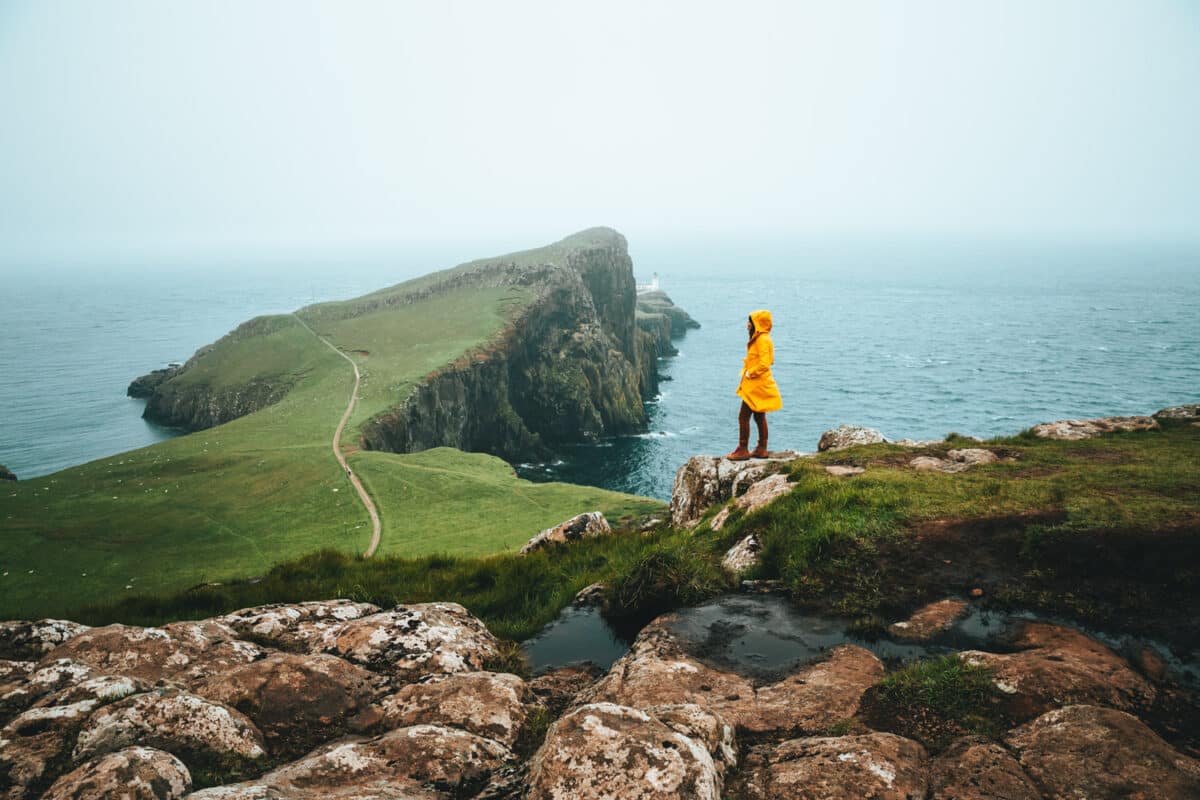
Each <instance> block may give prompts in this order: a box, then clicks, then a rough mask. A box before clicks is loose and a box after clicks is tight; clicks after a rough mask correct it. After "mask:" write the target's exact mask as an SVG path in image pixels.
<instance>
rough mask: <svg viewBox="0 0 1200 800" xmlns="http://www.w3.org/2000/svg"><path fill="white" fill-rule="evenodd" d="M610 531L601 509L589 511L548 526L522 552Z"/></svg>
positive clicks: (527, 543)
mask: <svg viewBox="0 0 1200 800" xmlns="http://www.w3.org/2000/svg"><path fill="white" fill-rule="evenodd" d="M610 533H612V528H611V527H610V526H609V524H608V520H606V519H605V518H604V515H603V514H601V513H600V512H599V511H588V512H587V513H585V514H579V515H578V516H574V517H571V518H570V519H569V520H566V521H565V522H560V523H558V524H557V525H555V526H554V527H553V528H546V530H544V531H542V532H541V533H539V534H538V535H537V536H534V537H533V538H532V539H530V540H529V541H528V542H526V543H525V546H524V547H522V548H521V551H520V554H521V555H526V554H528V553H532V552H533V551H535V550H540V549H542V548H543V547H547V546H549V545H551V544H567V543H569V542H577V541H579V540H580V539H589V538H592V537H595V536H605V535H607V534H610Z"/></svg>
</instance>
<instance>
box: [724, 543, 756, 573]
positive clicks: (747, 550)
mask: <svg viewBox="0 0 1200 800" xmlns="http://www.w3.org/2000/svg"><path fill="white" fill-rule="evenodd" d="M761 550H762V542H760V541H759V540H758V537H757V536H756V535H754V534H753V533H752V534H750V535H749V536H747V537H745V538H744V539H742V540H741V541H739V542H738V543H737V544H735V545H734V546H733V547H731V548H729V550H727V551H726V553H725V555H724V557H722V558H721V567H722V569H724V570H725V571H726V572H728V573H729V574H730V575H732V576H734V577H737V576H738V575H741V574H742V573H743V572H745V571H746V570H748V569H750V568H751V567H754V566H756V565H757V564H758V561H759V557H758V554H759V552H760V551H761Z"/></svg>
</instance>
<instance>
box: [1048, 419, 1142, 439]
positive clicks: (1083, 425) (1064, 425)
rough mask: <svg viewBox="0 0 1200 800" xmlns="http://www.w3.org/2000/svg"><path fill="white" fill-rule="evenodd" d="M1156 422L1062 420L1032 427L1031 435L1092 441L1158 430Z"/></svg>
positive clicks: (1133, 420) (1138, 420) (1134, 420)
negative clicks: (1109, 435)
mask: <svg viewBox="0 0 1200 800" xmlns="http://www.w3.org/2000/svg"><path fill="white" fill-rule="evenodd" d="M1158 427H1159V426H1158V422H1157V421H1156V420H1155V419H1153V418H1152V417H1102V418H1100V419H1063V420H1059V421H1057V422H1043V423H1042V424H1040V425H1034V426H1033V428H1032V429H1031V430H1032V431H1033V433H1034V434H1035V435H1037V436H1040V437H1042V438H1043V439H1065V440H1070V441H1075V440H1078V439H1094V438H1095V437H1097V436H1102V435H1104V434H1106V433H1114V432H1119V431H1151V430H1158Z"/></svg>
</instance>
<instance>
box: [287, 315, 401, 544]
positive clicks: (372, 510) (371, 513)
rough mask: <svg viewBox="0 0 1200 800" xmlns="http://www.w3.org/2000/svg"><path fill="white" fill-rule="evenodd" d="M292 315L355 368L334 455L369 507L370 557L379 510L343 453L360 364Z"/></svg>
mask: <svg viewBox="0 0 1200 800" xmlns="http://www.w3.org/2000/svg"><path fill="white" fill-rule="evenodd" d="M292 316H293V317H296V321H297V322H299V323H300V324H301V325H303V326H304V327H305V329H306V330H307V331H308V332H309V333H311V334H312V335H313V336H316V337H317V339H319V340H320V341H322V342H324V344H325V346H326V347H328V348H329V349H330V350H332V351H333V352H335V353H337V354H338V355H339V356H341V357H342V358H344V359H346V360H347V361H349V362H350V366H351V367H353V368H354V390H353V391H351V392H350V403H349V404H348V405H347V406H346V412H345V413H344V414H342V419H341V421H340V422H339V423H338V425H337V429H336V430H334V432H333V457H334V458H336V459H337V461H338V463H339V464H341V465H342V469H343V470H345V472H346V476H347V477H348V478H349V479H350V483H351V484H352V485H353V486H354V489H355V491H357V492H358V498H359V499H360V500H362V503H363V506H365V507H366V509H367V514H368V515H369V516H370V517H371V543H370V544H368V545H367V549H366V550H364V551H363V558H370V557H371V556H373V555H375V551H376V550H378V549H379V538H380V524H379V510H378V509H376V508H375V501H373V500H372V499H371V496H370V495H369V494H367V490H366V488H365V487H363V485H362V481H360V480H359V479H358V476H357V475H355V474H354V471H353V470H351V469H350V465H349V464H347V463H346V457H345V456H344V455H342V429H343V428H345V427H346V422H347V421H348V420H349V419H350V415H351V414H352V413H354V404H355V402H357V401H358V386H359V384H360V383H361V382H362V376H361V375H360V374H359V372H358V364H356V363H355V362H354V359H353V358H351V357H350V356H348V355H346V354H345V353H343V352H342V351H341V350H339V349H337V347H336V346H334V344H333V342H331V341H329V340H328V339H326V338H325V337H324V336H322V335H321V334H319V333H317V332H316V331H314V330H313V329H312V328H310V327H308V323H307V322H305V321H304V320H302V319H300V317H298V316H297V315H295V314H292Z"/></svg>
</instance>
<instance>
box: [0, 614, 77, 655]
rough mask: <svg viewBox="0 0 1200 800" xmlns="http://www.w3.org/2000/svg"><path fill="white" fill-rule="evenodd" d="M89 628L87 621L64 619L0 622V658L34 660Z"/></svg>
mask: <svg viewBox="0 0 1200 800" xmlns="http://www.w3.org/2000/svg"><path fill="white" fill-rule="evenodd" d="M89 630H91V628H89V627H88V626H87V625H80V624H79V623H78V622H71V621H69V620H65V619H40V620H37V621H30V620H15V621H13V622H0V659H18V660H24V659H30V660H36V659H38V658H41V657H42V656H44V655H45V654H46V653H49V652H50V651H51V650H53V649H54V648H56V647H58V646H59V645H60V644H62V643H63V642H65V641H67V640H68V639H71V638H74V637H75V636H78V635H79V634H81V633H83V632H85V631H89Z"/></svg>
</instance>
